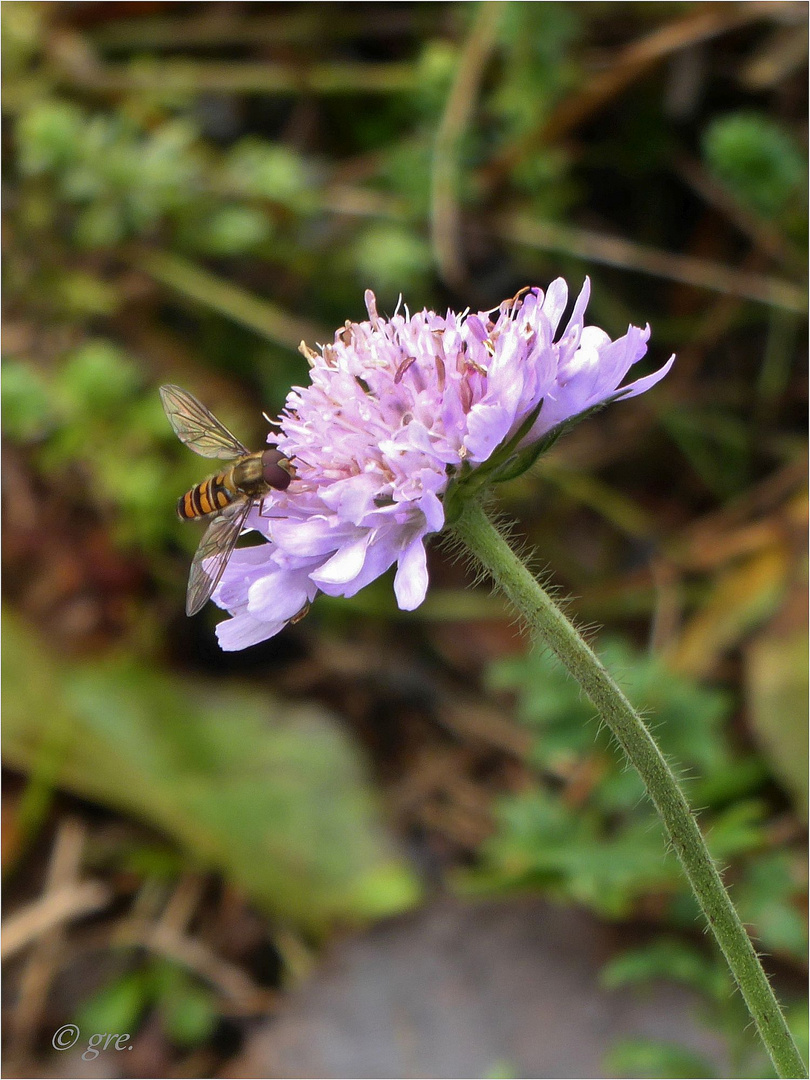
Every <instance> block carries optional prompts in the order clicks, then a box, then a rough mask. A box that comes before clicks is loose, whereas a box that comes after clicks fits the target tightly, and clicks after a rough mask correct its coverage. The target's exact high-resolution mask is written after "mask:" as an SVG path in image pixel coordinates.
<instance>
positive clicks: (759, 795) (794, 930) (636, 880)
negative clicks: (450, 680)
mask: <svg viewBox="0 0 810 1080" xmlns="http://www.w3.org/2000/svg"><path fill="white" fill-rule="evenodd" d="M599 653H600V655H601V656H602V657H603V659H604V660H605V662H606V664H607V666H608V668H609V670H611V671H612V672H614V673H616V674H617V676H618V677H619V680H620V682H621V684H622V686H623V687H624V688H625V690H626V692H627V693H628V695H629V696H630V699H631V700H633V701H643V702H644V703H645V707H646V708H649V710H650V714H651V716H652V717H653V719H652V721H651V723H652V725H653V731H654V733H655V737H656V740H657V741H658V743H659V745H660V747H661V749H662V751H663V752H664V754H666V756H667V757H668V758H669V759H670V761H671V762H672V764H673V766H674V767H675V768H676V769H677V771H678V773H679V775H681V777H682V779H683V783H684V786H685V789H686V793H687V797H688V798H689V800H690V802H691V803H692V805H693V806H699V807H701V808H702V810H701V825H702V827H703V829H704V831H705V833H706V835H707V838H708V841H709V846H710V848H711V850H712V854H713V855H714V856H715V858H717V859H718V860H720V862H722V863H728V862H729V861H731V860H733V862H734V867H735V878H736V884H735V891H734V896H735V902H736V903H737V906H738V908H739V910H740V913H741V917H742V918H743V920H744V921H746V922H748V923H750V924H751V925H752V926H753V927H754V928H755V932H756V934H757V936H758V938H759V940H760V941H761V942H762V944H763V946H764V947H765V948H767V949H768V950H769V951H771V952H775V953H782V954H783V955H788V956H793V957H795V958H796V959H797V960H798V959H799V958H800V957H802V956H804V955H805V953H806V950H807V931H806V926H805V924H804V921H803V920H802V919H801V917H799V915H798V911H799V909H800V904H801V897H802V891H803V889H804V887H805V886H804V882H803V875H802V873H801V862H802V860H801V853H800V852H799V851H798V850H797V851H795V852H793V853H792V854H791V853H790V852H788V851H784V850H782V851H779V850H777V851H774V850H773V848H772V845H771V844H770V842H769V833H768V807H767V801H766V800H765V798H764V794H765V791H764V789H765V788H766V787H767V784H768V773H767V769H766V767H765V765H764V763H763V762H762V760H761V759H760V758H759V757H758V756H757V755H756V754H754V753H752V752H751V751H746V750H744V749H742V748H739V747H735V745H734V743H733V741H732V739H731V738H730V735H729V731H728V719H729V711H730V708H731V704H732V703H731V700H730V698H729V697H728V695H727V694H725V693H723V692H722V691H719V690H715V689H711V688H709V687H706V686H702V685H700V684H699V683H696V682H693V681H692V680H689V679H686V678H684V677H683V676H678V675H675V674H673V673H671V672H670V671H668V670H667V668H666V667H665V666H664V664H663V663H662V661H661V660H660V659H658V658H656V657H653V656H650V655H644V654H639V653H637V652H635V651H634V650H633V649H631V648H630V647H629V646H628V645H627V644H626V643H624V642H622V641H619V640H616V639H613V640H611V639H606V640H603V641H602V642H601V643H600V645H599ZM489 685H490V688H491V689H493V690H496V691H510V692H511V693H513V694H514V695H515V699H516V704H515V708H516V715H517V716H518V718H519V719H520V721H521V722H522V723H523V724H526V725H527V726H529V728H530V729H531V730H532V731H533V733H534V736H535V737H534V741H533V749H532V761H533V763H534V765H535V767H536V768H537V769H538V771H539V773H540V774H541V776H543V777H544V778H545V781H546V782H545V783H544V784H542V785H538V786H537V787H535V788H533V789H531V790H529V791H526V792H521V793H520V794H515V795H509V796H504V797H503V798H502V799H501V800H500V802H499V804H498V809H497V822H498V825H497V829H496V831H495V833H494V835H493V836H492V837H491V838H490V839H489V840H488V841H486V842H485V844H484V845H483V848H482V858H481V865H480V867H479V868H477V869H476V870H474V871H471V872H466V873H465V875H464V882H465V884H466V886H467V887H468V888H472V889H474V890H475V891H480V890H485V891H493V890H494V891H496V892H500V891H503V890H514V889H527V888H541V889H543V890H544V891H547V892H549V893H550V894H551V895H553V896H556V897H558V898H560V899H564V900H568V901H573V902H575V903H578V904H585V905H587V906H588V907H591V908H592V909H594V910H595V911H598V912H599V913H600V914H602V915H605V916H608V917H610V918H620V917H627V916H628V915H630V914H631V913H632V912H633V911H634V910H637V908H638V905H639V904H641V903H643V902H645V900H646V899H648V898H649V897H650V896H656V897H658V903H659V905H662V906H663V909H664V910H665V911H666V918H667V920H668V921H669V922H670V923H671V924H672V925H674V926H678V927H682V928H685V929H688V928H690V927H692V926H694V925H695V924H696V922H697V919H698V911H697V907H696V904H695V902H694V900H693V898H692V895H691V893H690V891H689V889H688V887H687V886H686V885H685V882H684V880H683V876H682V873H681V871H680V868H679V867H678V865H677V861H676V859H675V856H674V855H673V854H672V853H671V852H669V851H668V850H667V846H666V842H665V839H664V836H663V831H662V828H661V826H660V823H659V821H658V817H657V814H656V813H655V811H654V809H653V807H652V804H651V803H650V802H649V801H648V800H647V799H646V798H645V796H644V790H643V787H642V784H641V780H640V779H639V777H638V776H637V774H636V773H635V772H634V771H633V770H630V769H628V768H627V767H626V765H625V763H624V761H623V760H622V758H621V756H620V754H619V751H618V750H617V748H616V747H615V746H614V745H613V744H612V742H611V738H610V735H609V733H608V732H607V730H606V729H605V728H604V727H601V726H600V725H599V724H598V722H597V720H596V719H595V718H594V713H593V709H592V707H591V706H590V704H589V703H588V702H587V701H586V700H584V699H583V698H582V696H581V694H580V691H579V688H578V686H577V685H576V684H575V683H574V682H573V681H572V680H571V679H570V677H569V676H568V675H567V674H566V673H565V671H564V670H563V669H562V668H561V667H560V665H559V664H558V663H557V662H556V661H555V660H553V659H552V658H551V657H550V656H549V654H548V653H546V652H543V651H540V650H537V651H534V652H531V653H529V654H528V655H526V656H522V657H516V658H511V659H509V660H503V661H500V662H498V663H496V664H494V665H493V666H492V668H491V669H490V672H489ZM765 881H767V883H768V884H767V887H766V888H765V889H763V885H764V882H765Z"/></svg>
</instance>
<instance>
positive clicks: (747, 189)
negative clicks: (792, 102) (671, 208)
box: [703, 112, 807, 226]
mask: <svg viewBox="0 0 810 1080" xmlns="http://www.w3.org/2000/svg"><path fill="white" fill-rule="evenodd" d="M703 152H704V155H705V157H706V160H707V162H708V163H709V165H710V166H711V168H712V170H713V171H714V172H715V173H716V174H717V176H718V177H719V178H720V179H721V180H722V181H723V182H724V183H726V184H727V185H728V187H729V189H730V190H731V191H732V192H733V193H734V194H735V195H736V196H737V197H738V198H739V199H740V200H741V202H744V203H747V204H748V205H749V206H750V207H752V208H753V209H755V210H757V211H758V212H759V213H760V214H762V215H763V216H764V217H766V218H776V219H779V220H781V221H782V222H783V223H784V224H785V225H788V226H790V225H794V226H795V225H796V224H797V223H798V221H797V219H798V220H800V219H801V214H802V207H803V206H805V204H806V202H807V192H806V188H807V161H806V158H807V154H806V152H805V150H803V149H802V148H801V146H800V145H799V144H798V142H797V140H796V139H795V138H793V137H792V136H791V135H790V134H789V133H788V132H787V131H784V130H783V129H782V128H781V127H780V126H779V125H778V124H776V123H774V121H773V120H772V119H771V118H770V117H768V116H765V115H763V114H761V113H754V112H738V113H731V114H729V115H727V116H721V117H718V118H717V119H716V120H713V121H712V123H711V124H710V125H709V126H708V127H707V129H706V131H705V133H704V136H703Z"/></svg>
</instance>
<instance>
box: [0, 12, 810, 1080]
mask: <svg viewBox="0 0 810 1080" xmlns="http://www.w3.org/2000/svg"><path fill="white" fill-rule="evenodd" d="M2 15H3V61H4V87H3V89H4V94H3V109H4V120H5V124H4V128H3V149H4V151H5V172H4V185H3V195H4V200H3V255H4V260H3V263H4V284H5V320H4V331H5V332H4V335H3V382H2V413H3V433H4V444H3V449H4V452H3V480H4V496H5V500H4V511H5V512H4V516H3V524H4V547H3V554H4V577H5V614H4V629H5V640H4V650H3V664H4V676H5V679H4V682H5V724H4V731H3V755H4V757H3V760H4V765H5V769H6V772H5V781H6V782H5V787H4V794H3V808H4V811H5V813H4V816H3V873H4V883H5V896H4V904H5V906H4V918H5V928H6V933H5V935H4V944H3V955H4V959H5V979H4V982H3V995H4V996H3V1019H4V1035H5V1038H4V1056H5V1068H4V1075H6V1076H122V1077H152V1076H162V1077H166V1076H169V1077H172V1076H177V1077H182V1076H200V1077H209V1076H211V1077H213V1076H231V1077H237V1076H253V1077H255V1076H277V1077H291V1076H302V1077H304V1076H309V1077H313V1076H318V1077H331V1076H354V1077H360V1076H363V1077H389V1076H390V1077H419V1076H447V1077H459V1076H465V1077H524V1076H526V1077H531V1076H539V1075H545V1076H559V1077H563V1076H592V1077H596V1076H610V1077H614V1076H615V1077H619V1076H621V1077H624V1076H627V1077H634V1076H646V1077H696V1076H700V1077H706V1076H722V1077H742V1076H755V1077H765V1076H769V1075H772V1074H771V1073H770V1072H769V1067H768V1065H767V1064H766V1063H765V1061H764V1059H763V1057H762V1055H761V1052H760V1051H759V1049H758V1048H757V1046H756V1044H755V1042H754V1039H753V1036H752V1034H751V1031H750V1030H749V1029H748V1024H747V1020H746V1016H745V1013H744V1011H743V1007H742V1005H741V1001H740V998H739V996H737V995H735V994H733V993H732V992H731V986H730V983H729V979H728V976H727V975H726V973H725V970H724V965H723V964H722V962H721V961H720V960H719V959H718V956H717V954H716V953H715V951H714V950H713V947H712V944H711V942H710V941H708V940H707V939H706V937H705V936H704V934H703V932H702V928H701V924H700V922H699V921H698V920H697V917H696V908H695V904H694V901H693V900H692V899H691V897H690V895H689V893H688V892H687V890H686V889H685V887H684V882H683V880H682V877H681V875H680V873H679V870H678V867H677V866H676V864H675V861H674V859H673V857H672V856H671V854H669V853H667V852H666V849H665V845H664V842H663V840H662V836H661V831H660V828H659V826H658V824H657V822H656V821H655V819H654V817H653V814H652V811H651V809H650V807H649V806H648V804H647V803H646V801H645V800H644V798H643V797H642V794H641V789H640V786H639V782H638V781H637V779H636V778H635V776H634V775H632V774H630V773H628V772H626V771H625V769H624V766H623V764H622V762H621V760H619V758H618V757H617V754H616V753H615V751H614V749H613V747H612V746H611V745H610V742H609V740H608V739H607V737H606V736H605V733H604V731H602V730H601V729H600V727H599V725H598V723H597V722H596V721H595V720H594V717H593V710H592V709H591V708H590V707H589V705H588V704H587V702H585V701H584V700H583V699H582V698H581V696H580V694H579V692H578V690H577V688H576V686H574V685H573V684H572V683H571V682H570V681H569V680H568V679H567V678H566V677H565V676H564V675H563V674H562V673H561V671H560V670H559V669H558V668H557V667H556V666H555V665H554V664H553V663H552V662H551V661H550V660H549V658H548V657H547V656H546V655H545V654H544V653H542V652H539V651H537V650H535V651H531V650H530V648H529V642H528V641H527V639H526V638H525V637H524V636H522V635H521V633H520V632H519V630H518V629H517V628H516V627H515V625H514V624H513V622H512V620H511V619H510V617H509V615H508V613H507V612H506V611H505V609H504V606H503V605H502V603H501V601H500V600H499V599H498V598H497V597H494V596H493V595H492V594H491V593H490V591H489V590H488V589H487V587H486V585H481V584H479V585H477V586H475V587H473V584H472V581H471V578H470V577H469V576H468V574H467V573H466V571H465V569H464V567H463V566H462V565H460V564H458V563H454V562H453V560H452V559H451V558H450V557H449V556H448V554H447V553H446V552H444V551H443V550H442V548H441V546H440V545H439V544H436V545H434V546H433V548H432V550H431V552H430V575H431V590H430V594H429V597H428V599H427V601H426V603H425V604H424V605H423V606H422V607H421V608H420V609H419V610H418V611H416V612H413V613H410V614H404V613H401V612H399V611H398V610H397V608H396V605H395V602H394V598H393V592H392V589H391V580H390V577H386V578H385V579H383V580H381V581H379V582H376V583H375V584H374V585H372V586H371V587H370V588H368V589H366V590H365V592H363V593H362V594H361V595H359V596H357V597H355V598H354V599H352V600H330V599H328V598H325V597H321V598H320V599H318V601H317V602H316V603H315V604H314V606H313V609H312V611H311V613H310V614H309V615H308V617H307V618H306V619H305V620H304V621H302V622H300V623H299V624H297V625H296V626H291V627H289V628H287V629H286V630H285V631H284V632H283V633H282V634H281V635H279V636H278V637H276V638H274V639H273V640H271V641H269V642H266V643H265V644H263V645H260V646H257V647H254V648H251V649H249V650H247V651H245V652H244V653H237V654H223V653H220V652H219V650H218V648H217V645H216V641H215V637H214V633H213V626H214V624H215V623H216V621H217V619H218V617H219V616H220V613H219V612H218V611H217V610H216V609H215V608H214V607H213V606H209V607H208V608H207V609H206V610H205V612H204V613H203V614H202V615H201V616H199V617H197V618H195V619H191V620H190V619H187V618H186V617H185V615H184V613H183V606H184V594H185V585H186V578H187V574H188V566H189V562H190V559H191V557H192V554H193V552H194V549H195V546H196V544H197V543H198V541H199V537H200V532H199V530H197V529H195V527H194V526H193V525H186V526H183V525H181V524H180V523H179V522H178V521H177V519H176V517H175V509H174V507H175V501H176V499H177V497H178V496H179V495H180V494H181V493H182V492H183V491H185V490H186V489H187V488H188V487H189V486H191V485H192V484H194V483H196V482H197V481H199V480H200V479H202V478H203V476H204V475H205V471H206V467H205V463H204V462H202V461H201V459H199V458H196V457H195V456H194V455H193V454H191V453H190V452H189V451H188V450H186V449H184V448H183V447H182V446H181V445H180V443H179V442H178V441H177V439H176V438H175V436H174V435H173V433H172V432H171V430H170V428H169V425H168V423H167V422H166V419H165V417H164V415H163V412H162V409H161V405H160V401H159V398H158V394H157V388H158V386H159V385H160V384H161V383H164V382H172V383H179V384H180V385H182V386H184V387H187V388H188V389H190V390H191V391H192V392H193V393H195V394H196V395H197V396H198V397H199V398H201V399H202V400H203V401H204V402H205V403H206V404H208V405H209V406H210V407H211V408H213V409H214V411H215V412H216V413H217V415H219V416H221V417H222V419H223V420H224V421H225V422H226V423H227V424H228V426H229V427H231V428H232V430H234V432H235V433H236V434H237V435H239V437H240V438H241V439H242V440H243V441H244V442H246V443H247V444H248V445H250V446H255V447H259V446H261V445H262V444H263V442H264V438H265V434H266V430H267V428H266V423H265V421H264V419H263V418H262V415H261V413H262V410H265V411H267V412H268V414H270V415H272V414H274V413H276V412H277V411H278V410H279V409H280V408H281V406H282V404H283V401H284V398H285V395H286V392H287V390H288V388H289V387H290V385H293V384H300V383H302V382H305V381H306V378H307V368H306V363H305V361H304V360H303V359H302V357H301V356H300V355H299V354H298V353H297V351H296V350H297V346H298V343H299V342H300V341H301V340H302V339H305V340H306V341H308V342H309V343H310V344H314V343H315V342H326V341H328V340H330V338H331V335H332V334H333V332H334V328H335V327H336V326H339V325H342V323H343V321H344V320H345V319H355V320H357V319H362V318H363V317H365V312H364V308H363V305H362V295H363V290H364V289H366V288H372V289H374V290H375V292H376V293H377V297H378V305H379V308H380V311H381V312H388V313H390V312H392V310H393V308H394V307H395V305H396V303H397V300H398V297H399V296H400V294H402V296H403V297H404V299H405V301H406V302H407V303H408V304H409V305H410V307H411V309H412V310H413V309H418V308H421V307H422V306H427V307H434V308H438V309H443V308H445V307H447V306H448V305H449V306H452V307H454V308H455V309H457V310H459V309H463V308H465V307H467V306H471V307H473V308H489V307H492V306H494V305H496V304H498V303H499V302H500V301H501V300H502V299H504V298H505V297H508V296H511V295H513V294H514V293H515V292H516V291H517V290H518V289H519V288H521V287H522V286H524V285H530V284H539V285H541V286H545V285H546V284H547V283H548V282H549V281H550V280H551V279H552V278H554V277H556V276H558V275H560V274H562V275H564V276H565V277H566V278H567V280H568V282H569V284H570V286H571V288H572V289H573V290H574V291H577V290H578V289H579V287H580V286H581V283H582V279H583V277H584V275H585V274H586V273H587V274H589V275H590V276H591V278H592V280H593V300H592V303H591V306H590V309H589V319H590V321H591V322H594V323H596V324H598V325H600V326H602V327H604V328H605V329H606V330H607V331H608V332H609V333H610V334H611V335H612V336H614V337H615V336H618V335H619V334H621V333H623V332H624V330H625V329H626V326H627V324H628V323H629V322H633V323H636V324H640V325H643V324H644V323H645V322H646V321H647V320H649V322H650V324H651V325H652V328H653V332H652V340H651V347H650V358H649V364H648V367H647V370H652V369H653V368H655V367H658V366H660V364H661V363H662V362H663V361H664V360H666V359H667V357H668V356H669V355H670V353H672V352H677V353H678V361H677V363H676V366H675V368H674V370H673V372H672V373H671V375H670V376H669V377H668V378H667V379H666V380H665V381H664V382H663V383H662V384H661V385H659V386H658V387H656V389H655V390H654V391H653V392H652V393H650V394H648V395H646V396H644V397H642V398H639V399H637V400H634V401H632V402H629V403H627V404H619V405H616V406H614V407H612V408H610V409H608V410H606V411H605V412H603V413H601V414H600V415H599V416H598V417H596V418H595V419H593V420H591V421H589V422H588V423H587V424H584V425H582V426H581V427H579V428H578V429H577V430H576V431H575V432H574V433H572V434H571V435H570V436H569V437H567V438H566V439H564V440H563V441H561V442H560V443H559V444H557V446H556V447H555V449H554V450H553V452H552V453H551V454H549V455H548V456H547V457H545V458H543V459H542V462H541V464H540V465H539V466H538V467H537V468H536V470H535V471H534V472H533V473H532V474H530V475H528V476H524V477H522V478H520V479H519V480H517V481H514V482H512V483H510V484H508V485H504V486H503V488H502V490H501V505H502V508H503V510H504V511H505V512H506V513H508V514H509V515H510V516H511V517H512V518H514V519H515V520H516V521H517V522H518V525H517V531H518V535H519V536H520V537H521V538H525V542H526V544H527V545H528V546H530V547H531V549H532V550H533V551H535V552H536V559H537V565H538V567H543V568H547V570H548V572H549V574H550V575H551V578H552V580H553V582H554V583H555V585H557V586H558V587H559V588H560V589H561V590H562V591H563V593H564V594H566V595H570V596H572V597H573V599H572V601H571V611H572V612H573V614H574V615H575V616H576V618H577V619H578V621H579V623H580V624H581V625H586V626H589V627H591V628H592V633H593V637H594V640H595V642H596V643H597V646H598V648H599V649H600V651H601V653H602V655H603V656H604V658H605V659H606V661H607V662H608V663H609V665H611V666H612V668H613V670H614V671H616V672H617V673H619V675H620V677H621V680H622V683H623V685H624V686H625V687H626V688H627V690H628V692H629V693H630V695H631V697H632V698H633V699H634V700H635V702H636V703H638V704H639V705H640V706H642V707H643V708H644V709H645V710H649V712H650V714H651V716H652V723H653V725H654V728H655V731H656V734H657V736H658V737H659V738H660V741H661V744H662V746H663V748H664V749H665V751H666V752H667V754H668V755H669V756H670V758H671V759H672V760H673V762H674V763H675V764H676V766H677V768H678V770H679V772H680V775H682V776H683V777H684V781H685V783H686V786H687V788H688V794H689V796H690V798H691V801H692V803H693V805H696V806H698V807H700V808H701V810H702V814H701V823H702V825H703V827H704V829H705V831H706V833H707V835H708V839H709V842H710V845H711V847H712V850H713V852H714V854H715V855H716V856H717V858H718V859H719V860H720V861H721V862H722V864H723V866H724V867H726V868H727V878H728V881H729V882H730V883H731V887H732V895H733V897H734V899H735V901H736V902H737V904H738V906H739V909H740V912H741V914H742V917H743V919H744V920H745V922H746V924H747V925H748V926H749V927H750V928H751V930H752V932H753V933H754V935H755V936H756V940H757V943H758V946H759V948H760V949H761V951H762V952H763V953H764V954H765V957H766V966H767V968H768V970H769V971H771V972H772V973H773V974H774V977H775V979H776V983H777V986H778V989H779V993H780V994H781V996H782V997H783V999H784V1000H785V1002H786V1004H787V1007H788V1010H789V1013H790V1017H791V1022H792V1023H793V1024H794V1027H795V1030H796V1035H797V1038H799V1039H800V1040H803V1042H804V1044H805V1049H806V1035H807V1030H806V1029H807V1022H806V1013H805V1011H804V1006H803V1002H802V991H803V986H804V982H805V975H806V971H805V967H806V957H807V938H806V931H807V926H806V890H807V875H806V850H807V848H806V823H807V786H806V778H807V737H806V729H807V716H806V711H807V709H806V705H807V624H806V584H807V565H806V564H807V560H806V540H805V537H806V517H807V497H806V490H807V489H806V452H805V441H806V440H805V435H806V405H805V401H806V389H807V388H806V365H805V356H804V351H805V350H804V346H805V343H806V337H807V329H806V318H805V314H806V298H805V296H806V247H807V173H806V153H807V132H806V111H807V15H808V13H807V5H806V4H804V3H793V2H787V3H783V2H775V3H722V4H713V3H655V4H647V3H609V4H605V3H518V2H512V3H488V2H485V3H430V4H428V3H388V4H383V5H378V4H366V3H345V4H344V3H324V4H311V3H306V4H305V3H290V4H275V3H239V2H233V3H231V2H219V3H163V2H159V0H155V2H141V3H138V2H125V3H115V4H110V3H48V4H44V3H43V4H39V3H28V2H14V3H5V4H3V6H2ZM67 1024H75V1025H77V1027H78V1028H79V1030H80V1032H81V1034H80V1035H79V1036H78V1038H77V1041H76V1043H75V1046H73V1048H72V1049H65V1050H61V1051H60V1052H57V1050H56V1049H54V1048H53V1046H52V1039H53V1037H54V1033H55V1032H57V1029H62V1028H63V1027H64V1025H67ZM104 1033H106V1034H125V1035H126V1036H127V1038H126V1039H124V1040H123V1042H122V1043H121V1044H120V1046H121V1047H122V1048H125V1049H115V1047H114V1044H109V1043H108V1045H107V1048H106V1049H103V1048H102V1049H101V1050H99V1051H96V1050H93V1051H87V1046H88V1041H89V1040H90V1038H91V1036H93V1035H95V1034H104ZM71 1037H72V1036H71V1033H70V1032H68V1033H67V1034H64V1035H62V1036H60V1037H57V1045H58V1046H63V1045H66V1044H67V1043H68V1042H70V1039H71ZM60 1040H61V1041H60ZM83 1051H84V1058H82V1056H81V1055H82V1052H83Z"/></svg>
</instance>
